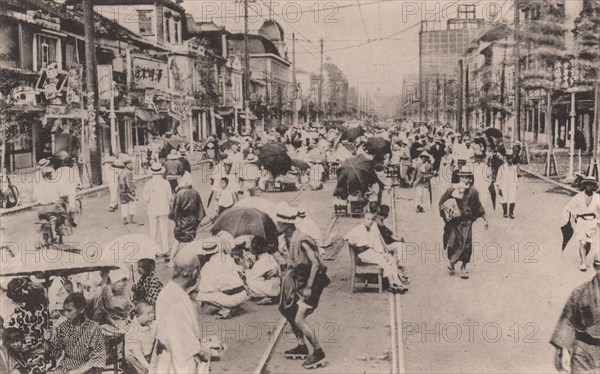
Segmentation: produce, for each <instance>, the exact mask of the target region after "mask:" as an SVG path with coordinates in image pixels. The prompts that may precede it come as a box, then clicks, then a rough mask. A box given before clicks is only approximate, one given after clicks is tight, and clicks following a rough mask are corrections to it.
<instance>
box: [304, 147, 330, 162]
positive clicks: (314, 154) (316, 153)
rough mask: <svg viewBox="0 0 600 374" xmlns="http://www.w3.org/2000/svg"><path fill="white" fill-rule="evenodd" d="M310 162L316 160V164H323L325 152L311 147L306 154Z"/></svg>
mask: <svg viewBox="0 0 600 374" xmlns="http://www.w3.org/2000/svg"><path fill="white" fill-rule="evenodd" d="M306 157H307V158H308V160H309V161H310V162H314V163H315V164H321V163H324V162H325V159H326V158H325V152H323V151H322V150H320V149H319V148H313V149H311V150H310V151H309V152H308V154H307V155H306Z"/></svg>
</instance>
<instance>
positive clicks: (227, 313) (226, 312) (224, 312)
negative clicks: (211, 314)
mask: <svg viewBox="0 0 600 374" xmlns="http://www.w3.org/2000/svg"><path fill="white" fill-rule="evenodd" d="M231 317H233V310H232V309H221V310H220V311H219V313H217V314H215V318H216V319H229V318H231Z"/></svg>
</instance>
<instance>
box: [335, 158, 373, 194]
mask: <svg viewBox="0 0 600 374" xmlns="http://www.w3.org/2000/svg"><path fill="white" fill-rule="evenodd" d="M337 180H338V183H337V187H338V188H343V189H344V190H345V191H346V192H348V193H351V192H353V191H357V190H360V191H361V192H362V193H365V192H367V191H368V190H369V187H370V186H371V185H372V184H373V183H377V181H378V180H379V179H378V178H377V174H375V167H374V163H373V161H372V160H369V159H368V158H366V157H364V156H362V155H359V156H356V157H352V158H349V159H347V160H346V161H344V163H343V164H342V165H341V166H340V167H339V168H338V170H337Z"/></svg>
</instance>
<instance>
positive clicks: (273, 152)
mask: <svg viewBox="0 0 600 374" xmlns="http://www.w3.org/2000/svg"><path fill="white" fill-rule="evenodd" d="M258 163H259V164H260V165H262V166H264V168H265V169H266V170H268V171H270V172H271V173H273V176H277V175H282V174H285V173H287V171H288V170H289V169H290V166H291V165H292V159H291V158H290V156H289V155H288V153H287V148H286V147H285V145H283V144H281V143H276V142H270V143H267V144H265V145H264V147H262V148H260V154H259V155H258Z"/></svg>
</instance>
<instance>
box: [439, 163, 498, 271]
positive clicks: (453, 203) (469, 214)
mask: <svg viewBox="0 0 600 374" xmlns="http://www.w3.org/2000/svg"><path fill="white" fill-rule="evenodd" d="M458 177H459V178H460V183H458V184H457V185H454V186H452V187H450V188H448V190H446V192H445V193H444V194H443V195H442V198H441V199H440V204H439V206H440V215H441V216H442V218H444V220H445V221H446V225H445V226H444V248H446V249H447V250H448V260H449V261H450V265H448V270H449V271H450V275H453V274H454V266H455V264H456V263H457V262H458V261H460V262H461V263H462V265H461V269H460V277H461V278H462V279H468V278H469V273H468V272H467V264H468V263H469V262H470V261H471V255H472V254H473V222H475V221H476V220H477V219H478V218H483V220H484V221H485V226H484V228H485V229H486V230H487V229H488V220H487V217H486V216H485V210H484V209H483V205H482V204H481V200H480V199H479V192H478V191H477V190H476V189H475V188H473V187H472V184H473V172H472V171H471V170H470V169H469V167H468V166H463V167H462V168H461V170H460V171H459V172H458Z"/></svg>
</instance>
